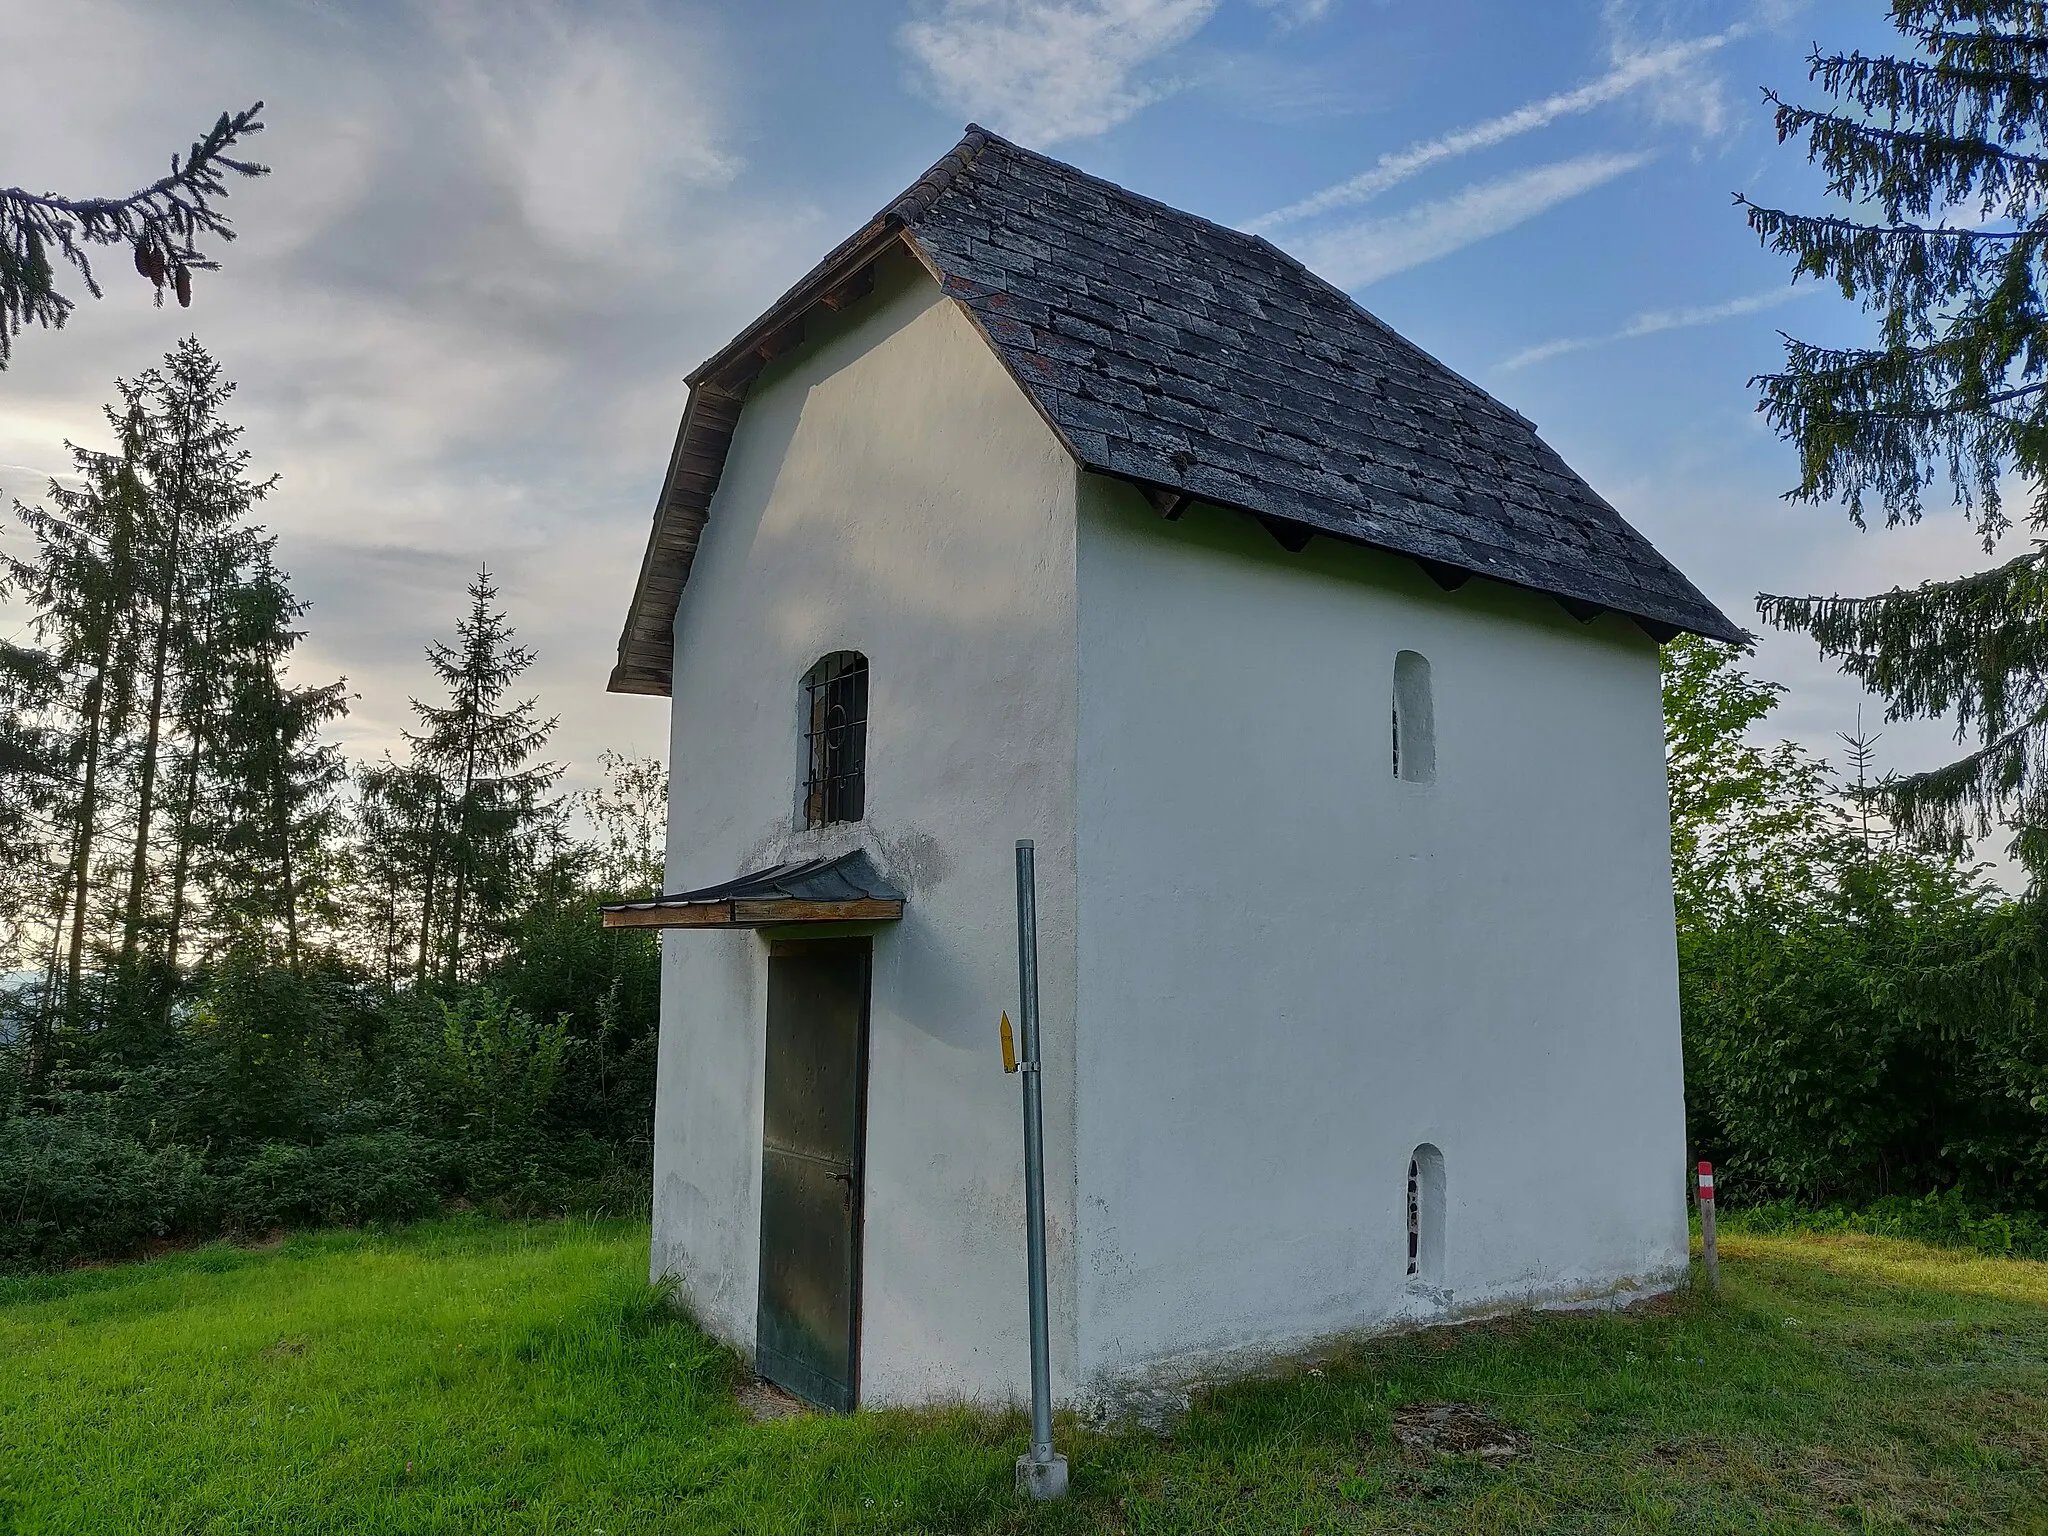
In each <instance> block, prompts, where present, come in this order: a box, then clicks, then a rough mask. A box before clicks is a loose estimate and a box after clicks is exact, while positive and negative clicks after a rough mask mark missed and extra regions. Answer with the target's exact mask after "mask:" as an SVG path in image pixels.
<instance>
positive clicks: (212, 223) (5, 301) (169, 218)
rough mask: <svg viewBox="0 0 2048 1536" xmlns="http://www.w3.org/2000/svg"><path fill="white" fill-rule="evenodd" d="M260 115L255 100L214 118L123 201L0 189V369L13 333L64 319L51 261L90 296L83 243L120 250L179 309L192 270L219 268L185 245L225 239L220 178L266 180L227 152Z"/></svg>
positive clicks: (65, 305) (93, 289) (259, 126)
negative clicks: (159, 173)
mask: <svg viewBox="0 0 2048 1536" xmlns="http://www.w3.org/2000/svg"><path fill="white" fill-rule="evenodd" d="M262 110H263V103H262V102H260V101H259V102H257V103H256V105H254V106H253V107H250V108H248V109H247V110H246V111H243V112H237V113H235V114H234V115H233V116H230V115H228V114H227V113H225V112H223V113H222V114H221V115H220V120H219V121H218V122H216V123H215V124H214V125H213V127H212V128H211V129H209V130H208V131H207V133H206V135H205V137H203V138H201V139H199V140H197V141H196V142H194V144H193V145H192V148H191V149H190V150H189V151H188V152H187V153H186V154H185V155H183V156H182V157H180V156H178V155H172V156H171V170H170V174H169V175H167V176H164V177H162V178H160V179H159V180H157V181H154V182H151V183H150V184H149V185H148V186H146V187H144V188H143V189H142V190H141V191H139V192H131V193H129V194H128V196H126V197H114V198H108V197H89V198H78V197H62V196H59V195H58V194H57V193H55V192H45V193H42V194H40V195H38V194H35V193H31V192H28V191H25V190H23V189H22V188H20V187H4V188H0V369H4V368H6V366H7V359H8V356H9V355H10V353H11V352H12V350H13V345H14V338H15V337H16V336H17V335H19V334H20V333H21V331H22V329H23V327H25V326H27V325H31V324H34V325H42V326H47V327H49V328H50V329H53V330H54V329H56V328H58V327H60V326H62V325H63V324H64V321H65V318H66V317H67V316H68V315H69V314H70V313H71V310H72V307H73V306H72V302H71V300H70V299H68V298H66V297H65V296H64V295H63V294H62V293H60V292H58V291H57V264H58V263H59V262H62V263H63V264H65V265H68V266H69V267H71V268H72V270H73V271H75V272H76V273H77V274H78V279H79V282H80V284H81V285H82V286H83V287H84V289H85V291H86V292H87V293H89V294H91V295H92V296H93V297H94V298H98V297H99V296H100V285H99V279H98V277H97V276H95V275H94V273H93V270H92V261H91V257H90V255H89V254H88V251H89V247H92V246H95V245H100V246H125V247H127V249H128V251H129V253H130V255H131V256H132V257H133V258H134V262H135V270H136V271H137V272H138V273H140V274H141V275H142V276H143V277H144V278H145V279H147V280H148V281H149V282H150V283H151V284H152V285H153V286H154V287H155V289H156V301H157V303H159V304H161V303H163V298H164V290H165V289H167V288H168V289H169V290H170V291H171V292H172V293H174V294H175V295H176V296H177V299H178V303H179V304H180V305H189V304H190V303H191V302H192V274H193V273H194V272H211V271H213V270H215V269H216V268H217V267H218V266H219V263H218V262H214V261H209V260H208V259H207V257H206V254H205V253H204V252H203V251H201V250H200V249H199V248H198V247H197V246H196V245H195V244H194V243H193V242H194V241H196V240H198V239H201V238H203V237H209V236H210V237H214V238H218V239H221V240H232V239H234V238H235V232H234V230H233V229H232V228H231V227H230V226H229V221H228V219H227V216H226V215H225V214H223V213H222V212H221V211H220V209H219V207H218V206H217V204H219V203H220V202H221V201H222V200H223V199H224V198H226V197H227V195H228V177H229V176H262V175H266V174H268V167H266V166H261V165H258V164H256V163H255V162H254V161H250V160H242V159H238V158H236V157H235V156H234V155H233V154H232V153H231V151H233V150H234V149H235V148H236V146H237V145H239V144H240V143H241V141H242V140H244V139H246V138H249V137H250V136H251V135H253V134H258V133H261V132H262V131H263V123H262V120H261V119H260V118H259V117H258V116H257V114H258V113H260V112H261V111H262Z"/></svg>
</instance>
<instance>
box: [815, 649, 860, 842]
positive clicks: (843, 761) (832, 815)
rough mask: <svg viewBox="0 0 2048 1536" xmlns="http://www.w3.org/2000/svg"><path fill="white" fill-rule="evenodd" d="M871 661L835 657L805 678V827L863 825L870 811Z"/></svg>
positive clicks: (855, 655) (843, 654) (852, 654)
mask: <svg viewBox="0 0 2048 1536" xmlns="http://www.w3.org/2000/svg"><path fill="white" fill-rule="evenodd" d="M867 756H868V659H867V657H865V656H863V655H861V654H860V653H859V652H857V651H835V652H834V653H833V654H832V655H830V656H827V657H825V658H824V659H823V660H822V661H820V662H819V663H818V664H817V665H816V666H814V667H812V668H811V670H810V671H809V672H807V673H805V674H804V761H805V769H804V825H805V826H807V827H826V826H830V825H832V823H834V822H838V821H859V820H860V819H861V816H862V814H863V813H864V812H865V810H866V808H867Z"/></svg>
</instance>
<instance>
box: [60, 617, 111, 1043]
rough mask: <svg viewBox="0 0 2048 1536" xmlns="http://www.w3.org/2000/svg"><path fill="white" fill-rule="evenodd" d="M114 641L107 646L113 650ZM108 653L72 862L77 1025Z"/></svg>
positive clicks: (70, 976)
mask: <svg viewBox="0 0 2048 1536" xmlns="http://www.w3.org/2000/svg"><path fill="white" fill-rule="evenodd" d="M111 644H112V642H111V639H109V641H108V642H107V645H108V647H111ZM107 661H108V657H107V652H106V650H105V649H102V651H101V653H100V658H99V668H98V670H97V671H96V672H95V673H94V674H93V679H92V683H91V685H90V686H89V687H88V688H87V689H86V691H85V712H86V713H85V780H84V782H83V783H82V784H81V785H80V786H79V791H78V837H77V839H76V841H75V842H74V843H73V846H72V858H71V891H70V898H69V905H70V907H71V945H70V952H69V954H68V955H67V956H66V958H65V966H64V978H65V979H64V1011H65V1017H66V1018H67V1019H68V1020H69V1021H70V1022H71V1023H72V1024H73V1025H76V1024H77V1022H78V983H79V973H80V971H81V969H82V968H83V965H84V961H85V913H86V908H87V906H88V905H90V903H91V900H92V847H93V839H94V834H95V831H96V828H95V826H94V822H95V821H96V819H97V818H98V816H99V778H100V716H101V714H102V713H103V712H104V710H105V704H106V695H107Z"/></svg>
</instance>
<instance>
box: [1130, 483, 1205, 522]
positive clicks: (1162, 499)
mask: <svg viewBox="0 0 2048 1536" xmlns="http://www.w3.org/2000/svg"><path fill="white" fill-rule="evenodd" d="M1138 489H1139V490H1141V491H1143V492H1144V493H1145V499H1146V500H1147V501H1149V502H1151V503H1152V505H1153V507H1154V508H1156V509H1157V510H1158V513H1159V515H1160V516H1161V517H1163V518H1165V519H1166V520H1167V521H1168V522H1169V523H1177V522H1179V521H1180V515H1181V513H1183V512H1185V511H1187V509H1188V504H1189V503H1190V502H1192V501H1193V500H1194V499H1195V498H1194V497H1192V496H1190V495H1189V494H1188V493H1187V492H1186V491H1177V490H1175V489H1173V487H1172V486H1167V485H1152V484H1149V483H1146V482H1143V481H1141V482H1140V483H1139V485H1138Z"/></svg>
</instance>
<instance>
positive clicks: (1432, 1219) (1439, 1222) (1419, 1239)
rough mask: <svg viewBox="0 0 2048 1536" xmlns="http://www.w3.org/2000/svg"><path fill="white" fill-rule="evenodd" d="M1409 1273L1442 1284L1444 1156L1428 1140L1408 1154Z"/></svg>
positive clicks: (1426, 1283) (1423, 1282) (1427, 1283)
mask: <svg viewBox="0 0 2048 1536" xmlns="http://www.w3.org/2000/svg"><path fill="white" fill-rule="evenodd" d="M1408 1274H1409V1277H1410V1278H1411V1279H1414V1280H1418V1281H1420V1282H1421V1283H1422V1284H1424V1285H1433V1286H1440V1285H1442V1284H1443V1278H1444V1155H1443V1153H1441V1152H1439V1151H1437V1149H1436V1148H1435V1147H1432V1146H1431V1145H1430V1144H1429V1143H1428V1142H1424V1143H1423V1144H1422V1145H1421V1146H1419V1147H1417V1148H1416V1149H1415V1150H1414V1151H1413V1152H1412V1153H1410V1154H1409V1156H1408Z"/></svg>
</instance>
